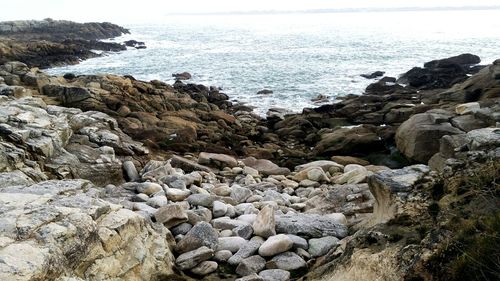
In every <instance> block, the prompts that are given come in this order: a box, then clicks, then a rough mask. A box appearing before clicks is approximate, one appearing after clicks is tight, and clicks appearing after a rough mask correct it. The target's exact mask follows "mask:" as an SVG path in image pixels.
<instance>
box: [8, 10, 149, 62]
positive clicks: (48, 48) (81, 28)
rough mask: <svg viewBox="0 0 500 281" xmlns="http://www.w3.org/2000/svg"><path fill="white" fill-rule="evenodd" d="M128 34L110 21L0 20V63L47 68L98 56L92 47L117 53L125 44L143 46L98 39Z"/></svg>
mask: <svg viewBox="0 0 500 281" xmlns="http://www.w3.org/2000/svg"><path fill="white" fill-rule="evenodd" d="M128 33H130V32H129V30H128V29H126V28H123V27H121V26H118V25H116V24H112V23H109V22H102V23H98V22H90V23H77V22H72V21H64V20H52V19H45V20H41V21H37V20H19V21H5V22H0V63H5V62H8V61H21V62H23V63H26V64H27V65H28V66H30V67H39V68H50V67H54V66H60V65H66V64H77V63H79V62H80V61H81V60H85V59H89V58H92V57H97V56H99V55H100V54H97V53H95V52H92V50H99V51H105V52H117V51H124V50H126V49H127V46H131V47H135V48H137V49H144V48H145V45H144V43H143V42H137V41H133V40H131V41H130V40H129V41H127V42H128V44H127V42H124V44H121V43H115V42H102V41H99V40H102V39H108V38H114V37H118V36H121V35H123V34H128ZM130 42H132V43H130Z"/></svg>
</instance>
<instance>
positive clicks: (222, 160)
mask: <svg viewBox="0 0 500 281" xmlns="http://www.w3.org/2000/svg"><path fill="white" fill-rule="evenodd" d="M198 163H199V164H202V165H208V166H216V167H217V168H221V169H222V168H224V167H230V168H234V167H236V166H238V161H236V159H234V157H232V156H229V155H226V154H216V153H207V152H201V153H200V154H199V155H198Z"/></svg>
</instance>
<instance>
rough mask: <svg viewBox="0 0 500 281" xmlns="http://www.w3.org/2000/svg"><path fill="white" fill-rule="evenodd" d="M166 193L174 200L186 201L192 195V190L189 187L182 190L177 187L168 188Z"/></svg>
mask: <svg viewBox="0 0 500 281" xmlns="http://www.w3.org/2000/svg"><path fill="white" fill-rule="evenodd" d="M165 193H166V195H167V198H168V199H169V200H172V201H174V202H179V201H184V200H186V198H188V196H189V195H191V191H189V190H187V189H186V190H181V189H176V188H167V189H166V192H165Z"/></svg>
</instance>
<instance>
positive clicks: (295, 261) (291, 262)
mask: <svg viewBox="0 0 500 281" xmlns="http://www.w3.org/2000/svg"><path fill="white" fill-rule="evenodd" d="M266 267H267V268H268V269H283V270H287V271H296V270H300V269H303V268H306V267H307V264H306V261H305V260H304V259H302V258H301V257H300V256H298V255H297V254H295V253H293V252H285V253H282V254H279V255H277V256H275V257H273V258H272V259H271V260H270V261H269V262H267V264H266Z"/></svg>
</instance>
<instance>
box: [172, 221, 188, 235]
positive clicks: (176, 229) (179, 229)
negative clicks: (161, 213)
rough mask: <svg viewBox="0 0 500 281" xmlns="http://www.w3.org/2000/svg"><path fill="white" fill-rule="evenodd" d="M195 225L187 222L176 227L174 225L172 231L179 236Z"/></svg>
mask: <svg viewBox="0 0 500 281" xmlns="http://www.w3.org/2000/svg"><path fill="white" fill-rule="evenodd" d="M191 228H193V226H192V225H191V224H189V223H187V222H184V223H181V224H179V225H177V226H175V227H173V228H172V229H171V230H170V232H172V235H174V237H175V236H177V235H186V234H187V233H188V232H189V231H190V230H191Z"/></svg>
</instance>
